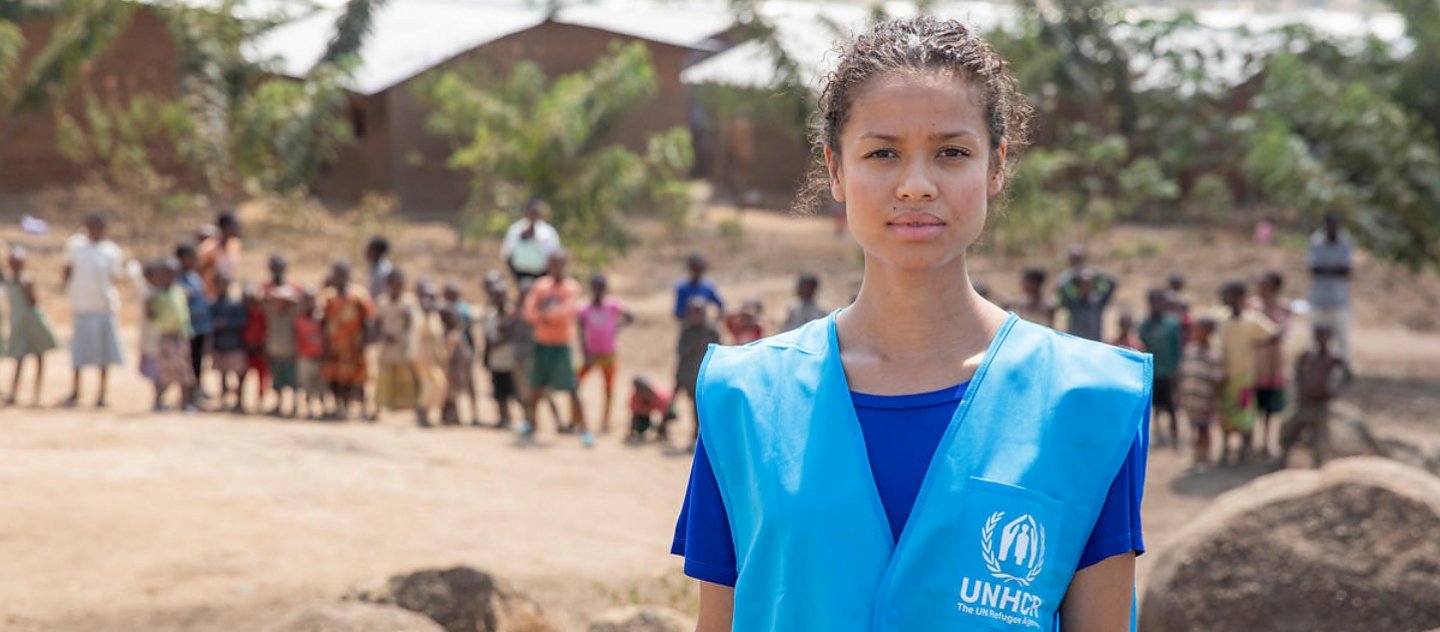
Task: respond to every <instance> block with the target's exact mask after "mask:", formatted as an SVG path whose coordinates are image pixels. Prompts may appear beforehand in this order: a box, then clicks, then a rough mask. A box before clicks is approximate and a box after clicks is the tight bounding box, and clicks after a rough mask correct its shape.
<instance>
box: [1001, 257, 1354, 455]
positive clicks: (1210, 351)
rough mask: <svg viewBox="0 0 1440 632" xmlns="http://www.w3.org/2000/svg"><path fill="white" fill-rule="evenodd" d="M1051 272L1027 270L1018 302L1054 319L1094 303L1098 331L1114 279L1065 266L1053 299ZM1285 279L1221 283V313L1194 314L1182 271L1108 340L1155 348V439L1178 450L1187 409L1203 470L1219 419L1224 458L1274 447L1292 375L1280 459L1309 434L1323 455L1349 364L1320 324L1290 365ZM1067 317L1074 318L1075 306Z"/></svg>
mask: <svg viewBox="0 0 1440 632" xmlns="http://www.w3.org/2000/svg"><path fill="white" fill-rule="evenodd" d="M1071 256H1072V263H1074V261H1075V258H1076V255H1075V254H1074V253H1073V252H1072V255H1071ZM1081 261H1082V263H1083V258H1082V259H1081ZM1045 279H1046V274H1045V272H1044V271H1043V270H1039V269H1031V270H1026V271H1025V272H1024V273H1023V274H1022V276H1021V287H1022V291H1023V298H1022V299H1021V300H1020V301H1017V302H1016V303H1014V304H1012V305H1011V306H1010V307H1011V309H1012V310H1014V311H1015V312H1016V313H1017V314H1019V315H1020V316H1021V317H1024V318H1027V319H1030V320H1034V321H1036V322H1040V323H1042V324H1045V325H1048V326H1054V324H1055V323H1054V321H1055V317H1056V313H1057V311H1059V310H1060V309H1065V310H1066V311H1072V310H1074V309H1075V305H1076V304H1077V302H1078V304H1080V305H1084V306H1086V307H1087V308H1088V307H1089V306H1091V305H1098V306H1100V308H1099V309H1097V310H1095V311H1096V313H1095V314H1087V315H1086V316H1085V317H1084V318H1082V319H1081V320H1082V321H1083V322H1084V323H1087V325H1086V327H1084V328H1086V329H1087V330H1088V329H1093V330H1094V334H1093V336H1087V337H1094V338H1098V336H1099V327H1098V321H1099V317H1098V315H1099V312H1100V310H1103V305H1104V304H1105V303H1106V302H1108V300H1109V296H1110V295H1111V294H1112V293H1113V291H1114V287H1115V285H1116V282H1115V280H1114V279H1112V278H1109V277H1106V276H1104V275H1099V274H1096V273H1094V272H1090V271H1088V270H1084V269H1082V270H1080V271H1079V272H1078V273H1076V274H1073V275H1067V278H1066V279H1065V280H1064V281H1063V282H1062V288H1061V289H1060V292H1059V295H1060V297H1061V300H1059V301H1055V302H1052V301H1050V300H1049V299H1048V298H1047V297H1046V296H1045V294H1044V284H1045ZM1283 284H1284V279H1283V277H1282V276H1281V275H1280V274H1279V273H1276V272H1269V273H1266V274H1265V275H1263V276H1262V277H1261V278H1260V279H1259V280H1258V282H1257V287H1256V293H1255V295H1254V296H1253V297H1250V296H1248V289H1247V287H1246V285H1245V283H1243V282H1240V281H1229V282H1226V283H1223V284H1221V286H1220V288H1219V291H1218V298H1219V301H1220V304H1221V306H1222V309H1220V310H1219V311H1218V312H1217V313H1216V314H1214V315H1201V314H1199V313H1198V312H1194V313H1192V310H1191V308H1190V305H1189V303H1188V302H1187V301H1186V300H1185V298H1184V296H1185V277H1184V276H1183V275H1179V274H1175V275H1171V277H1170V279H1169V282H1168V287H1163V288H1159V287H1157V288H1154V289H1151V290H1150V291H1149V292H1148V293H1147V302H1148V306H1149V311H1148V313H1147V314H1146V315H1145V317H1144V319H1143V320H1142V321H1141V322H1139V323H1136V322H1135V319H1134V317H1133V316H1131V315H1129V314H1122V315H1121V316H1120V317H1119V319H1118V325H1119V327H1118V331H1117V332H1116V334H1115V335H1114V336H1113V337H1111V338H1108V339H1106V340H1105V341H1106V342H1108V343H1110V344H1113V345H1116V346H1120V347H1127V348H1131V349H1135V350H1139V351H1145V352H1147V353H1150V354H1152V355H1153V356H1154V411H1153V414H1154V422H1155V424H1156V427H1157V432H1156V433H1155V436H1154V440H1153V444H1154V445H1157V446H1158V445H1166V444H1169V445H1172V446H1174V447H1175V449H1177V450H1179V449H1180V446H1181V441H1180V424H1179V420H1178V411H1183V412H1184V413H1185V416H1186V417H1187V418H1188V420H1189V422H1190V423H1189V425H1190V428H1191V433H1190V434H1191V440H1190V442H1191V449H1192V451H1193V460H1194V468H1195V469H1196V470H1197V471H1203V470H1204V469H1206V468H1207V467H1208V466H1209V464H1210V461H1211V456H1212V447H1211V435H1212V430H1211V428H1212V426H1216V425H1218V426H1219V433H1220V435H1219V439H1220V449H1219V462H1220V464H1221V465H1228V464H1230V463H1231V462H1232V449H1233V450H1235V452H1236V454H1235V458H1234V462H1239V463H1243V462H1245V461H1247V460H1248V459H1249V458H1250V456H1251V454H1252V452H1254V451H1256V449H1257V448H1258V451H1259V453H1260V454H1261V455H1262V456H1269V455H1270V437H1271V434H1272V433H1271V421H1272V419H1274V418H1276V417H1277V416H1279V415H1280V414H1281V413H1282V412H1284V411H1286V410H1287V408H1291V407H1290V406H1288V405H1287V399H1288V398H1287V396H1286V392H1287V386H1288V385H1289V384H1290V383H1291V377H1292V376H1293V384H1294V386H1295V392H1296V394H1297V395H1298V400H1299V401H1298V402H1297V404H1296V406H1294V407H1293V411H1292V413H1291V415H1290V417H1289V419H1288V420H1287V422H1286V423H1285V424H1284V426H1283V427H1282V428H1281V430H1280V432H1279V455H1280V456H1279V461H1278V462H1279V464H1280V465H1281V466H1283V465H1284V464H1285V463H1286V462H1287V461H1288V457H1289V453H1290V451H1291V449H1292V448H1293V447H1294V446H1295V445H1296V444H1298V443H1299V441H1300V439H1301V438H1302V437H1303V436H1306V435H1308V436H1309V447H1310V451H1311V453H1312V455H1313V458H1314V461H1315V463H1316V464H1317V465H1318V464H1320V463H1323V462H1324V461H1325V459H1326V457H1327V453H1328V406H1329V402H1330V401H1331V400H1333V399H1334V398H1335V397H1336V396H1337V395H1338V394H1339V393H1340V391H1341V390H1342V389H1343V388H1344V386H1345V385H1346V384H1347V383H1348V382H1349V380H1350V370H1349V367H1348V365H1347V363H1346V362H1345V360H1344V358H1342V357H1340V356H1339V355H1337V354H1336V353H1335V350H1334V349H1333V348H1332V346H1331V334H1332V332H1331V331H1330V329H1329V328H1327V327H1325V326H1324V325H1316V326H1315V327H1314V328H1313V342H1312V343H1311V347H1310V348H1309V349H1308V350H1307V351H1305V352H1304V353H1303V354H1302V355H1301V356H1300V357H1299V358H1298V359H1297V361H1296V363H1295V365H1294V366H1293V369H1291V370H1290V372H1289V374H1287V366H1286V364H1285V362H1284V360H1283V340H1284V337H1285V334H1286V333H1287V332H1288V330H1289V327H1290V324H1291V320H1292V318H1293V314H1292V311H1291V308H1290V306H1289V305H1288V304H1287V303H1286V302H1285V301H1283V300H1282V299H1281V289H1282V286H1283ZM1091 299H1093V300H1091ZM1087 301H1088V302H1087ZM1062 306H1063V307H1062ZM1070 317H1071V318H1072V319H1075V318H1076V317H1075V315H1074V314H1073V313H1072V314H1070ZM1072 329H1073V327H1072ZM1072 333H1076V334H1077V335H1084V334H1083V333H1082V332H1079V331H1072ZM1257 422H1258V423H1257ZM1257 442H1258V444H1259V445H1258V446H1256V445H1255V444H1256V443H1257Z"/></svg>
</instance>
